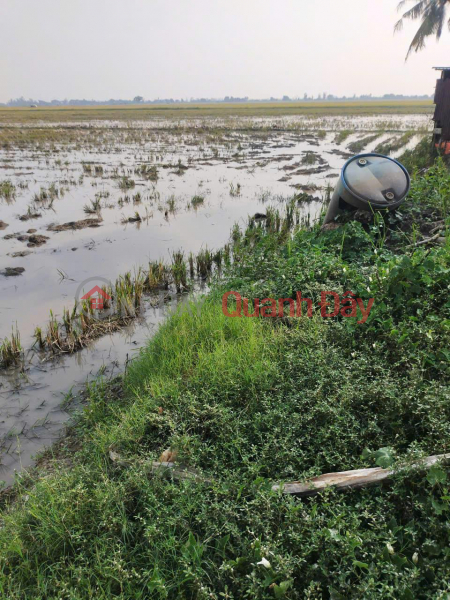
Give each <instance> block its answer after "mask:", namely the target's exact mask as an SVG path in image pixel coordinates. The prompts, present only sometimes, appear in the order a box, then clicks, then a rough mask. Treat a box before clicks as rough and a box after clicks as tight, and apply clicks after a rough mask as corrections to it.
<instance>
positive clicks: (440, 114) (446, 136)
mask: <svg viewBox="0 0 450 600" xmlns="http://www.w3.org/2000/svg"><path fill="white" fill-rule="evenodd" d="M434 69H435V71H440V72H441V77H440V79H438V80H437V83H436V93H435V96H434V103H435V104H436V109H435V111H434V117H433V121H434V137H433V142H434V145H435V146H436V148H437V149H439V150H441V151H442V152H443V153H444V154H450V67H434Z"/></svg>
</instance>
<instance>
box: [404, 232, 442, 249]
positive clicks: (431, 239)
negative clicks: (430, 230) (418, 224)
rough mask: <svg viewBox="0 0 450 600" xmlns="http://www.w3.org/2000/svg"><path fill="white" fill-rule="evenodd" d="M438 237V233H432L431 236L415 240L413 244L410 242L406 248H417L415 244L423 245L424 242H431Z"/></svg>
mask: <svg viewBox="0 0 450 600" xmlns="http://www.w3.org/2000/svg"><path fill="white" fill-rule="evenodd" d="M439 237H440V234H439V233H436V235H433V236H432V237H429V238H425V239H424V240H420V242H416V243H415V244H410V245H409V246H407V248H417V246H425V245H426V244H430V243H431V242H435V241H436V240H437V239H438V238H439Z"/></svg>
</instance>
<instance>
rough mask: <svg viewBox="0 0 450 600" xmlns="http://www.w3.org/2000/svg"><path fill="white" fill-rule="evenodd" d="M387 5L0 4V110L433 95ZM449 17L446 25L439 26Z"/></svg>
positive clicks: (256, 1) (406, 33)
mask: <svg viewBox="0 0 450 600" xmlns="http://www.w3.org/2000/svg"><path fill="white" fill-rule="evenodd" d="M397 4H398V0H0V101H2V102H5V101H7V100H9V99H10V98H15V97H19V96H25V97H26V98H28V97H32V98H35V99H42V100H51V99H53V98H58V99H64V98H68V99H70V98H93V99H108V98H132V97H133V96H136V95H142V96H144V97H145V98H148V99H153V98H158V97H160V98H169V97H174V98H180V97H182V98H190V97H200V96H205V97H223V96H225V95H233V96H249V97H252V98H263V97H269V96H276V97H279V96H282V95H284V94H287V95H289V96H297V95H303V94H304V93H305V92H307V93H308V94H309V95H311V94H314V95H316V94H318V93H323V92H327V93H332V94H335V95H347V96H348V95H352V94H354V93H356V94H358V95H359V94H362V93H372V94H374V95H375V94H383V93H387V92H394V93H402V94H423V93H427V94H429V93H432V92H433V89H434V82H435V79H436V75H435V74H434V73H433V71H432V70H431V67H432V66H436V65H437V66H442V65H443V64H444V65H447V64H450V52H449V50H450V34H449V33H448V31H447V30H445V32H444V34H443V37H442V39H441V41H440V43H439V44H437V43H436V42H435V41H434V40H430V42H429V43H428V44H427V48H426V49H425V50H424V51H423V52H421V53H420V54H414V55H412V56H411V58H410V59H409V61H408V62H407V63H406V64H405V62H404V59H405V55H406V51H407V49H408V45H409V42H410V41H411V39H412V35H413V33H414V31H415V29H416V28H417V23H413V24H408V25H407V26H406V27H405V29H404V30H403V32H401V33H399V34H396V35H394V33H393V28H394V24H395V21H396V20H397V18H398V13H397ZM449 16H450V15H449Z"/></svg>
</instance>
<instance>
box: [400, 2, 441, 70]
mask: <svg viewBox="0 0 450 600" xmlns="http://www.w3.org/2000/svg"><path fill="white" fill-rule="evenodd" d="M411 1H412V0H402V2H400V4H399V5H398V8H399V10H401V9H402V8H403V7H404V6H405V5H406V4H407V3H408V2H411ZM413 1H414V2H416V4H415V6H413V7H412V8H411V9H410V10H408V11H407V12H405V14H404V15H403V16H402V18H401V19H400V21H398V23H397V24H396V26H395V30H396V31H399V30H401V29H402V27H403V20H404V19H422V24H421V25H420V27H419V29H418V31H417V33H416V35H415V36H414V39H413V41H412V42H411V46H410V47H409V50H408V54H407V55H406V59H408V57H409V55H410V54H411V52H413V51H415V52H419V50H422V49H423V48H425V41H426V39H427V38H428V37H429V36H430V35H436V38H437V39H439V38H440V37H441V35H442V31H443V29H444V25H445V21H446V13H447V7H448V6H449V5H450V0H419V1H418V0H413ZM448 26H449V28H450V19H449V21H448Z"/></svg>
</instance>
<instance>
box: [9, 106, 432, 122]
mask: <svg viewBox="0 0 450 600" xmlns="http://www.w3.org/2000/svg"><path fill="white" fill-rule="evenodd" d="M432 110H433V103H432V101H431V100H403V101H394V100H393V101H373V102H369V101H367V102H363V101H357V102H276V103H274V102H258V103H251V102H249V103H233V104H226V103H220V104H146V105H130V106H87V107H42V108H28V107H27V108H0V123H4V124H7V123H32V122H35V123H36V122H38V121H43V122H55V121H61V122H67V121H85V120H98V119H100V120H103V119H106V120H108V119H114V120H116V119H119V120H122V119H124V120H128V119H144V120H145V119H147V118H151V117H164V118H173V117H176V118H185V117H198V116H208V117H211V116H217V117H226V116H250V117H254V116H262V115H267V116H276V115H279V116H283V115H317V116H320V115H329V114H330V115H373V114H418V113H421V114H428V113H431V112H432Z"/></svg>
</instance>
